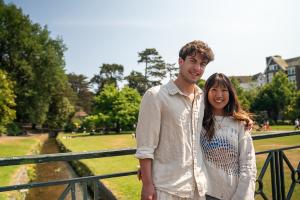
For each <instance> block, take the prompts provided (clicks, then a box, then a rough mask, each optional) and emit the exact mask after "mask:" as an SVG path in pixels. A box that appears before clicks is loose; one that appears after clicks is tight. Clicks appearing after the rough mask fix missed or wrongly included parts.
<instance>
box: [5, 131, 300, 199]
mask: <svg viewBox="0 0 300 200" xmlns="http://www.w3.org/2000/svg"><path fill="white" fill-rule="evenodd" d="M299 134H300V132H294V131H293V132H283V133H273V134H261V135H254V136H252V138H253V140H261V139H269V138H278V137H286V136H292V135H299ZM299 143H300V141H299ZM298 148H300V144H299V145H296V146H291V147H285V148H280V149H273V150H268V151H261V152H256V155H260V154H268V156H267V158H266V160H265V162H264V165H263V167H262V170H261V172H260V174H259V175H258V179H257V183H258V190H257V191H256V192H255V195H260V196H261V197H262V198H263V199H268V198H267V196H266V194H265V191H264V185H263V178H264V176H265V174H266V171H267V169H268V168H270V171H271V185H272V199H273V200H289V199H291V197H292V195H293V192H294V189H295V186H296V184H300V161H299V164H298V167H297V168H293V166H292V165H291V163H290V161H289V159H288V158H287V156H286V155H285V153H284V152H285V151H287V150H291V149H298ZM135 151H136V149H132V148H127V149H118V150H110V151H91V152H81V153H59V154H43V155H35V156H21V157H9V158H0V166H12V165H24V164H37V163H46V162H54V161H73V160H80V159H91V158H102V157H112V156H124V155H132V154H134V153H135ZM283 163H286V165H287V166H288V168H289V170H290V171H291V176H290V178H291V185H290V188H289V190H288V193H287V194H286V191H285V181H284V180H285V179H284V178H285V174H284V167H283ZM0 173H1V172H0ZM136 173H137V172H136V171H129V172H123V173H114V174H105V175H98V176H85V177H79V178H72V179H66V180H57V181H49V182H33V183H28V184H20V185H11V186H1V187H0V192H5V191H13V190H21V189H29V188H35V187H45V186H55V185H67V187H66V188H65V190H64V191H63V193H62V194H61V196H60V197H59V200H61V199H65V197H66V196H67V195H68V193H71V197H72V200H74V199H76V195H75V184H81V185H82V188H83V192H82V194H83V199H87V198H88V189H87V186H88V185H92V187H93V191H94V192H93V198H94V199H99V197H100V195H99V192H100V191H99V190H100V189H99V188H100V182H99V180H102V179H107V178H114V177H122V176H129V175H134V174H136Z"/></svg>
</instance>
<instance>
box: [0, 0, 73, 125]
mask: <svg viewBox="0 0 300 200" xmlns="http://www.w3.org/2000/svg"><path fill="white" fill-rule="evenodd" d="M0 19H1V23H0V67H1V69H4V70H5V71H6V72H7V73H8V75H9V76H10V77H11V80H12V81H14V82H15V83H16V84H15V87H14V92H15V94H16V100H15V101H16V111H17V112H16V116H17V121H19V122H31V123H32V124H43V123H44V122H45V121H46V120H47V115H48V111H49V106H50V103H51V102H52V97H53V96H55V95H56V90H57V89H58V88H59V87H60V86H62V84H68V83H67V82H65V81H63V82H62V81H61V80H66V74H65V71H64V65H65V62H64V51H65V50H66V47H65V45H64V44H63V41H62V40H61V39H60V38H57V39H52V38H51V37H50V33H49V31H48V29H47V27H44V28H41V26H40V25H39V24H34V23H32V22H31V21H30V19H29V17H28V16H25V15H23V13H22V10H21V9H18V8H16V6H15V5H13V4H10V5H5V4H4V3H3V1H0ZM61 83H62V84H61ZM70 102H71V100H70Z"/></svg>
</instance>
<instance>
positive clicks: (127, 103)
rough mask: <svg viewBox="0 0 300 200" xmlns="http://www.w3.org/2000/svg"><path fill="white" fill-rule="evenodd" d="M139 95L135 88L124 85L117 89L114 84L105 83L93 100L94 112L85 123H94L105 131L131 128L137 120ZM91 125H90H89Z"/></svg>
mask: <svg viewBox="0 0 300 200" xmlns="http://www.w3.org/2000/svg"><path fill="white" fill-rule="evenodd" d="M140 100H141V96H140V95H139V93H138V92H137V90H135V89H132V88H129V87H127V86H125V87H124V88H123V89H122V90H118V89H117V88H116V87H114V85H105V86H104V88H103V90H102V91H101V93H100V94H99V95H97V96H96V97H95V100H94V102H95V103H94V114H93V115H92V116H90V117H89V118H87V120H86V121H89V122H88V123H85V124H92V125H95V126H96V128H103V129H104V130H105V131H108V130H115V131H120V129H123V130H124V129H132V128H133V125H134V124H135V123H136V122H137V115H138V109H139V104H140ZM90 126H91V125H90Z"/></svg>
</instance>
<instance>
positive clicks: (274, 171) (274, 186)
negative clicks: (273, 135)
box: [270, 152, 279, 200]
mask: <svg viewBox="0 0 300 200" xmlns="http://www.w3.org/2000/svg"><path fill="white" fill-rule="evenodd" d="M270 154H271V155H272V156H271V162H270V169H271V184H272V199H273V200H279V199H277V195H276V194H277V190H276V177H275V176H276V170H275V165H276V164H275V153H274V152H270Z"/></svg>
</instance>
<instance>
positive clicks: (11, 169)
mask: <svg viewBox="0 0 300 200" xmlns="http://www.w3.org/2000/svg"><path fill="white" fill-rule="evenodd" d="M40 140H41V137H39V136H37V137H36V136H34V137H0V149H1V151H0V157H10V156H22V155H28V154H31V152H33V150H34V148H35V147H37V145H38V144H39V142H40ZM19 168H20V166H18V165H15V166H7V167H0V186H6V185H9V184H10V182H11V181H12V180H11V179H12V177H13V175H14V173H15V172H16V171H17V170H18V169H19ZM6 195H7V193H0V200H5V199H7V198H6Z"/></svg>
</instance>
